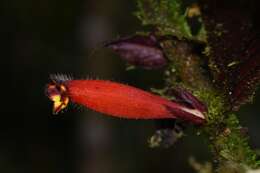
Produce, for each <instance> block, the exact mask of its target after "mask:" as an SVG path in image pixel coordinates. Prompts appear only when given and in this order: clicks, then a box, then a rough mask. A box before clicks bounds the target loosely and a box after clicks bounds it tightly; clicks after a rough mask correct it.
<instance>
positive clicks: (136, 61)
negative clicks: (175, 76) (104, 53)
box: [104, 34, 167, 69]
mask: <svg viewBox="0 0 260 173" xmlns="http://www.w3.org/2000/svg"><path fill="white" fill-rule="evenodd" d="M104 46H105V47H107V48H110V49H111V50H113V51H114V52H116V53H117V54H119V55H120V57H121V58H122V59H124V60H126V61H127V62H128V63H129V64H131V65H135V66H138V67H142V68H144V69H159V68H162V67H163V66H165V65H166V64H167V60H166V58H165V56H164V53H163V52H162V49H161V48H160V45H159V43H158V41H157V39H156V37H155V36H154V35H152V34H150V35H148V36H145V35H134V36H131V37H125V38H120V39H118V40H114V41H111V42H108V43H106V44H105V45H104Z"/></svg>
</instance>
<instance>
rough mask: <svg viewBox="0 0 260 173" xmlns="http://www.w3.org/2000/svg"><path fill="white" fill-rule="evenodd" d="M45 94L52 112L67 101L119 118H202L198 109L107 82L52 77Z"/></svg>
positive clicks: (193, 120)
mask: <svg viewBox="0 0 260 173" xmlns="http://www.w3.org/2000/svg"><path fill="white" fill-rule="evenodd" d="M46 94H47V96H48V97H49V98H50V99H51V100H52V101H53V102H54V107H53V112H54V113H58V112H59V111H61V110H62V109H64V108H66V106H67V104H68V103H69V101H71V102H73V103H76V104H80V105H83V106H85V107H88V108H90V109H92V110H95V111H97V112H101V113H104V114H107V115H111V116H115V117H120V118H128V119H165V118H177V119H181V120H187V121H190V122H193V123H195V124H201V123H203V122H204V121H205V116H204V112H203V111H202V110H198V109H196V108H191V107H187V106H185V105H184V104H181V103H178V102H175V101H170V100H168V99H165V98H162V97H160V96H157V95H154V94H152V93H149V92H146V91H143V90H141V89H138V88H135V87H131V86H128V85H124V84H120V83H115V82H111V81H104V80H70V79H68V80H55V79H54V80H52V82H51V83H49V84H48V85H47V88H46Z"/></svg>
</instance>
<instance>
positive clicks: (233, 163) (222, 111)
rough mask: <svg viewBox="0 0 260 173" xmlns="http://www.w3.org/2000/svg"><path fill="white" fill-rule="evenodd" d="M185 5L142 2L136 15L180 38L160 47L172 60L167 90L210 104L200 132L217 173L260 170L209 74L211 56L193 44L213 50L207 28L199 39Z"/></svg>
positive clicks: (172, 1) (168, 0)
mask: <svg viewBox="0 0 260 173" xmlns="http://www.w3.org/2000/svg"><path fill="white" fill-rule="evenodd" d="M183 4H184V3H183V2H182V1H181V0H139V1H138V7H139V11H138V12H137V13H136V14H137V16H138V18H139V19H140V20H141V21H142V23H143V24H144V25H153V26H155V27H156V28H157V33H156V34H158V35H161V36H164V35H169V34H170V35H172V36H175V37H177V38H178V39H173V40H165V41H162V42H161V43H160V44H161V46H162V48H163V51H164V52H165V54H166V56H167V57H168V59H169V66H168V69H167V70H166V71H165V74H166V75H165V80H166V81H167V86H166V87H167V88H169V87H175V86H182V87H185V88H186V89H188V90H190V91H192V92H193V94H194V95H195V96H197V97H198V98H200V99H201V100H202V101H203V102H204V103H205V104H207V106H208V114H207V123H206V124H205V125H204V126H202V127H200V128H198V130H199V132H200V134H201V135H203V136H204V137H205V138H206V139H207V141H208V143H209V148H210V150H211V152H212V153H213V157H214V160H215V161H216V162H217V163H218V164H217V172H227V171H230V172H244V171H245V169H246V168H247V167H250V168H257V167H259V165H260V162H259V161H258V160H257V158H256V154H255V153H254V151H253V150H252V149H251V148H250V147H249V145H248V137H247V135H245V134H243V132H242V131H243V128H242V127H241V125H240V123H239V121H238V118H237V116H236V115H235V114H234V113H232V112H230V111H229V110H230V109H229V106H228V104H227V99H226V98H225V96H224V95H223V94H222V93H221V91H220V90H219V89H217V88H215V86H214V81H212V79H211V76H210V74H211V73H210V72H209V71H207V69H208V62H207V60H208V59H207V56H210V54H208V53H207V54H202V53H201V54H198V53H196V52H194V51H193V50H194V49H193V46H194V44H195V43H194V42H191V41H195V42H197V41H199V42H204V43H205V47H206V48H207V49H205V50H208V51H210V49H209V47H208V46H207V44H206V43H207V41H206V38H207V37H206V32H205V29H204V27H203V25H201V28H200V29H199V32H198V33H197V34H196V35H193V34H192V33H191V29H190V26H189V25H188V22H187V10H188V8H190V7H189V4H188V5H186V6H184V5H183ZM198 14H200V13H198ZM199 18H200V17H199ZM187 40H188V41H187ZM205 67H206V68H205Z"/></svg>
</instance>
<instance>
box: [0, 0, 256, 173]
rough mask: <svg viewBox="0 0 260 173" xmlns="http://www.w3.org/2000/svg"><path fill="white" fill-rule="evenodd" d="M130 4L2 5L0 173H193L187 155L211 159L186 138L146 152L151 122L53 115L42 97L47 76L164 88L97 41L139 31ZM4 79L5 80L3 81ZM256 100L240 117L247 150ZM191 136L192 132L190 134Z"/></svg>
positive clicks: (49, 1)
mask: <svg viewBox="0 0 260 173" xmlns="http://www.w3.org/2000/svg"><path fill="white" fill-rule="evenodd" d="M134 2H135V1H122V0H109V1H106V0H75V1H72V0H23V1H21V0H10V1H7V0H6V1H1V4H2V5H1V8H2V9H1V11H2V12H1V16H0V20H1V27H0V32H1V33H0V38H1V45H2V46H1V47H2V48H3V49H2V53H1V62H2V66H3V67H2V69H5V68H6V67H7V66H9V62H10V61H9V60H11V68H10V72H9V70H7V71H5V72H4V73H3V78H2V84H3V85H2V86H4V87H6V88H7V89H10V85H9V83H7V82H5V78H6V77H5V76H8V77H7V78H8V79H9V76H10V74H11V91H9V90H8V91H7V90H2V93H4V95H7V96H8V98H7V99H4V100H3V101H4V102H5V103H4V104H3V106H2V107H3V108H2V109H1V126H0V130H1V131H0V135H1V136H0V137H1V141H0V172H2V173H6V172H8V173H9V172H10V173H13V172H15V173H16V172H26V173H30V172H37V173H47V172H48V173H66V172H82V173H117V172H118V173H119V172H124V173H146V172H149V173H156V172H162V171H167V172H193V171H192V169H191V167H190V166H189V164H188V158H190V156H193V157H195V158H196V159H197V160H198V161H201V162H204V161H206V160H209V159H210V154H209V153H208V150H207V144H206V142H205V141H204V140H203V139H201V138H200V137H197V136H196V135H194V134H193V133H192V130H188V132H187V133H188V136H187V137H185V138H184V139H182V140H181V141H179V142H178V143H177V144H176V145H175V146H174V147H172V148H170V149H150V148H148V147H147V139H148V137H149V136H151V135H152V134H153V132H154V124H153V122H152V121H135V120H131V121H130V120H123V119H116V118H111V117H106V116H103V115H101V114H99V113H94V112H92V111H90V110H86V109H80V110H77V109H73V108H70V109H69V110H68V111H66V112H65V113H63V114H59V115H52V114H51V109H52V105H51V103H50V101H49V100H48V99H47V98H46V97H45V95H44V86H45V84H46V83H47V82H48V78H49V74H53V73H62V74H72V75H73V76H75V77H76V78H87V77H90V78H101V79H109V80H115V81H119V82H123V83H128V84H130V85H134V86H137V87H140V88H143V89H149V88H150V87H155V88H160V87H162V86H163V81H162V72H161V71H146V70H141V69H137V70H134V71H126V70H125V64H124V62H123V61H122V60H120V59H119V58H118V56H116V55H114V54H112V53H111V52H110V51H108V50H106V49H103V48H101V43H102V42H103V41H107V40H111V39H114V38H116V37H118V36H120V35H121V36H123V35H129V34H132V33H134V32H135V31H138V30H139V31H141V30H142V27H141V25H140V23H139V21H137V19H136V18H135V17H134V16H133V15H132V13H133V12H134V11H135V10H136V4H135V3H134ZM9 73H10V74H9ZM259 103H260V96H258V97H256V101H255V102H254V104H251V105H247V106H244V107H243V108H242V109H241V111H240V112H239V114H241V116H240V119H241V122H242V124H243V125H245V126H247V127H249V134H250V136H251V139H250V143H251V145H252V146H253V147H254V148H256V147H258V148H259V147H260V136H259V135H258V134H259V133H258V132H259V130H260V127H259V125H258V123H259V122H260V116H259V113H260V109H259ZM190 131H191V132H190Z"/></svg>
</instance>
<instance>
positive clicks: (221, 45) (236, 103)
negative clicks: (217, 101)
mask: <svg viewBox="0 0 260 173" xmlns="http://www.w3.org/2000/svg"><path fill="white" fill-rule="evenodd" d="M202 1H203V0H202ZM205 2H206V3H205V4H206V5H205V6H204V7H205V8H203V19H204V22H205V27H206V30H207V32H208V45H209V47H210V55H209V64H210V65H209V66H210V68H211V71H212V73H213V77H214V81H215V84H216V85H217V86H218V87H219V89H221V91H223V92H224V94H226V96H227V99H228V100H229V102H230V106H231V109H233V110H237V109H238V108H239V107H240V105H242V104H244V103H246V102H248V101H249V100H250V98H252V95H253V93H254V91H255V90H256V87H257V85H258V84H259V81H260V72H259V71H260V38H259V37H258V36H257V31H256V27H255V26H254V22H253V21H252V19H253V17H252V15H253V14H252V11H253V10H252V9H250V7H251V6H250V2H249V1H245V0H241V1H234V0H230V1H225V0H211V1H205Z"/></svg>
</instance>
